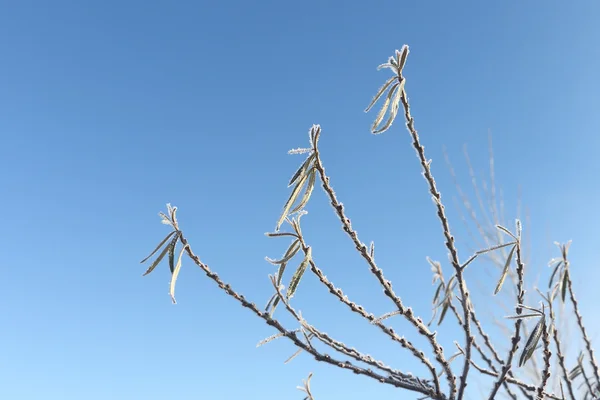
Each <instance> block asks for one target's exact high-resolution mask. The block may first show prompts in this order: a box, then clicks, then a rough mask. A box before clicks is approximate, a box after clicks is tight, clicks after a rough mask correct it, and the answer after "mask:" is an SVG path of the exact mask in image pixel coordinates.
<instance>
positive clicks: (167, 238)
mask: <svg viewBox="0 0 600 400" xmlns="http://www.w3.org/2000/svg"><path fill="white" fill-rule="evenodd" d="M175 232H177V231H173V232H171V233H169V234H168V235H167V236H165V238H164V239H163V240H162V241H161V242H160V243H159V244H158V246H156V248H155V249H154V250H153V251H152V253H150V255H149V256H148V257H146V258H144V259H143V260H142V261H140V264H143V263H145V262H146V261H148V259H149V258H150V257H152V256H153V255H154V254H155V253H156V252H157V251H158V249H160V248H161V247H162V245H163V244H165V243H166V242H167V240H169V239H170V238H171V236H173V234H175Z"/></svg>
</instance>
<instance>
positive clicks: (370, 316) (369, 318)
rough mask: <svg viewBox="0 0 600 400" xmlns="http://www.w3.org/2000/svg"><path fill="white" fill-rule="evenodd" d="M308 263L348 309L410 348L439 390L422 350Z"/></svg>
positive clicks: (434, 374)
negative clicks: (379, 320)
mask: <svg viewBox="0 0 600 400" xmlns="http://www.w3.org/2000/svg"><path fill="white" fill-rule="evenodd" d="M300 241H301V243H302V250H303V251H304V253H305V254H306V252H307V251H308V246H307V245H306V243H305V242H304V240H303V239H302V238H300ZM309 265H310V269H311V271H312V272H313V273H314V274H315V275H316V276H317V278H318V279H319V281H321V283H323V284H324V285H325V286H326V287H327V288H328V289H329V292H330V293H331V294H333V295H334V296H335V297H337V298H338V300H340V301H341V302H342V303H344V304H346V305H347V306H348V307H349V308H350V310H352V311H353V312H355V313H357V314H359V315H361V316H362V317H363V318H365V319H366V320H367V321H369V322H370V323H372V324H373V325H375V326H377V327H378V328H380V329H381V330H382V331H383V332H384V333H385V334H386V335H388V336H389V337H390V338H391V339H392V340H393V341H395V342H398V343H400V345H401V346H402V347H404V348H406V349H408V350H410V351H411V352H412V354H413V355H414V356H415V357H417V358H418V359H419V360H420V361H421V362H422V363H423V364H425V365H426V366H427V368H428V369H429V371H431V374H432V376H433V383H434V386H435V390H436V393H439V392H440V382H439V379H438V377H437V371H436V369H435V367H434V366H433V364H431V362H430V361H429V360H428V359H427V357H425V355H424V354H423V352H422V351H419V350H418V349H416V348H415V347H414V345H413V344H412V343H411V342H410V341H408V340H406V339H405V338H404V337H400V336H398V334H396V332H395V331H394V329H392V328H389V327H387V326H385V325H384V324H383V323H381V322H378V321H376V317H375V315H373V314H371V313H369V312H367V311H366V310H365V309H364V307H363V306H361V305H358V304H356V303H354V302H353V301H351V300H350V299H349V298H348V296H346V295H344V292H343V291H342V289H340V288H337V287H335V285H334V284H333V283H331V282H330V281H329V280H328V279H327V277H326V276H325V274H323V271H321V270H320V269H319V268H318V267H317V265H316V264H315V262H314V261H313V260H312V259H311V260H310V262H309ZM397 375H399V376H402V377H404V378H408V377H409V376H408V375H405V374H404V375H403V374H399V373H397Z"/></svg>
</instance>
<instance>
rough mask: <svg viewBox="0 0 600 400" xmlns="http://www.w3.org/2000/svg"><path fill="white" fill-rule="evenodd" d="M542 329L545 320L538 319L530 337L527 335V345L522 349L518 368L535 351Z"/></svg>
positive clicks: (544, 326)
mask: <svg viewBox="0 0 600 400" xmlns="http://www.w3.org/2000/svg"><path fill="white" fill-rule="evenodd" d="M544 329H546V319H545V318H540V320H539V321H538V323H537V324H536V326H535V328H533V331H532V332H531V335H529V338H528V339H527V343H526V344H525V348H524V349H523V352H522V353H521V358H520V359H519V367H522V366H523V365H525V363H526V362H527V360H529V359H530V358H531V356H532V355H533V352H534V351H535V348H536V347H537V344H538V342H539V340H540V338H541V337H542V333H543V331H544Z"/></svg>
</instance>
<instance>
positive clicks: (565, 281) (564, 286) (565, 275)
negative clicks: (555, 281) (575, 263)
mask: <svg viewBox="0 0 600 400" xmlns="http://www.w3.org/2000/svg"><path fill="white" fill-rule="evenodd" d="M564 271H565V272H564V273H563V281H562V287H561V293H560V294H561V297H562V301H563V303H564V302H565V298H566V297H567V286H568V285H569V270H568V269H567V268H565V269H564Z"/></svg>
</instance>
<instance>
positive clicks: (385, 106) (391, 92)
mask: <svg viewBox="0 0 600 400" xmlns="http://www.w3.org/2000/svg"><path fill="white" fill-rule="evenodd" d="M396 89H398V83H397V82H396V83H394V84H393V85H392V87H391V88H390V90H389V92H388V94H387V96H386V98H385V102H384V103H383V106H381V110H379V113H378V114H377V116H376V117H375V121H373V125H372V126H371V132H375V130H376V129H377V127H378V126H379V124H381V121H383V116H384V115H385V113H386V111H387V109H388V107H389V106H390V103H391V101H392V96H393V95H394V93H395V91H396Z"/></svg>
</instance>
